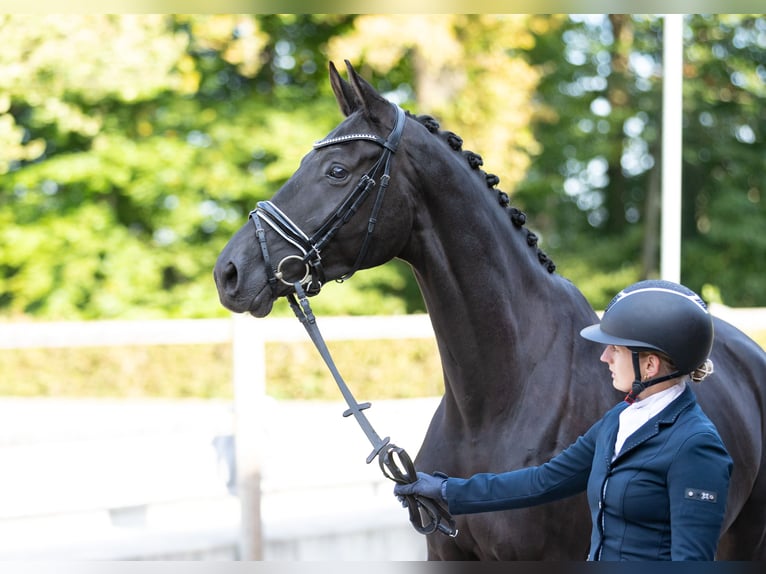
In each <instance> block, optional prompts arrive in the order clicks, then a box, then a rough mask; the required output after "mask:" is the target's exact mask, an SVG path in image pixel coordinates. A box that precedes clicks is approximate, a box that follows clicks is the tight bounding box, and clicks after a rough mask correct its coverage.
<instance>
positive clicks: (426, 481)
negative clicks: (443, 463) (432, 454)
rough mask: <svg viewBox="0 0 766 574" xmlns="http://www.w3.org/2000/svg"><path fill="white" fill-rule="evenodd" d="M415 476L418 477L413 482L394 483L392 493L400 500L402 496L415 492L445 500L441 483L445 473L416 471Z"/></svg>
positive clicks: (445, 476) (419, 494) (443, 480)
mask: <svg viewBox="0 0 766 574" xmlns="http://www.w3.org/2000/svg"><path fill="white" fill-rule="evenodd" d="M417 477H418V479H417V480H416V481H415V482H410V483H408V484H396V485H395V486H394V495H396V497H397V498H399V499H400V500H401V499H402V497H404V496H410V495H413V494H416V495H418V496H424V497H426V498H431V499H433V500H436V501H439V502H446V500H444V497H443V496H442V485H443V484H444V482H445V481H446V480H447V475H445V474H442V473H440V472H435V473H434V474H428V473H426V472H418V473H417Z"/></svg>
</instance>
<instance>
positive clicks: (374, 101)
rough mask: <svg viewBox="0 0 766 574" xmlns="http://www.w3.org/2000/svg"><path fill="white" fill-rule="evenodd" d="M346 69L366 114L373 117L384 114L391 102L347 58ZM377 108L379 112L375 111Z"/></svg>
mask: <svg viewBox="0 0 766 574" xmlns="http://www.w3.org/2000/svg"><path fill="white" fill-rule="evenodd" d="M346 69H347V70H348V79H349V81H350V84H351V87H352V88H353V91H354V93H355V94H356V96H357V101H358V102H359V104H360V105H361V106H362V108H363V109H364V114H365V115H366V116H367V117H368V118H371V119H376V118H379V117H381V116H382V115H384V114H385V111H386V110H388V109H390V107H391V104H390V102H389V101H388V100H386V99H385V98H383V97H382V96H381V95H380V94H379V93H378V92H377V91H376V90H375V88H373V87H372V86H371V85H370V83H369V82H368V81H367V80H365V79H364V78H363V77H362V76H360V75H359V74H357V73H356V70H354V67H353V66H352V65H351V62H349V61H348V60H346ZM376 109H377V110H378V112H379V113H375V111H376Z"/></svg>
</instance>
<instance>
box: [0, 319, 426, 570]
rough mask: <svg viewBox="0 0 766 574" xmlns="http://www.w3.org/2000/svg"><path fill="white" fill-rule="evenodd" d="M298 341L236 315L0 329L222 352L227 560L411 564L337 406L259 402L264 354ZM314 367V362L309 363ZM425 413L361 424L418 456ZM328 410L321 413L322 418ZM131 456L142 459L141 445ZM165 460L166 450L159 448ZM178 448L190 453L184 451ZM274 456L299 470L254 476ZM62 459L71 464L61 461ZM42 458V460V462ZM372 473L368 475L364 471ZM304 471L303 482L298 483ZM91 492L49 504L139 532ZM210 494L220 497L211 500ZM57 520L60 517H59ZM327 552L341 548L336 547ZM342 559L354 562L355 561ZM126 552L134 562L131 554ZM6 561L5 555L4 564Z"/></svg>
mask: <svg viewBox="0 0 766 574" xmlns="http://www.w3.org/2000/svg"><path fill="white" fill-rule="evenodd" d="M319 324H320V328H321V330H322V333H323V335H324V337H325V338H326V339H327V340H328V341H331V340H351V339H356V340H358V339H390V338H430V337H433V331H432V329H431V325H430V321H429V319H428V317H427V316H426V315H411V316H399V317H379V316H375V317H354V318H346V317H326V318H321V319H320V320H319ZM307 340H309V339H308V335H307V334H306V333H305V331H304V329H303V327H302V325H301V324H300V323H299V322H298V321H297V320H296V319H295V318H284V319H283V318H268V319H260V320H256V319H253V318H252V317H249V316H245V315H236V316H234V317H233V319H200V320H172V321H163V320H158V321H98V322H61V323H5V324H0V348H3V349H24V348H66V347H103V346H124V345H164V344H212V343H227V344H231V345H232V348H233V362H234V364H233V385H234V394H235V401H234V412H233V417H232V422H233V430H234V435H235V436H236V440H235V441H234V445H235V449H236V455H235V457H234V459H235V461H236V462H235V464H234V465H233V466H234V468H235V469H236V470H235V472H236V478H237V480H236V483H237V490H236V492H237V497H238V504H239V506H240V509H241V512H240V513H239V517H238V522H239V525H238V526H239V530H238V533H237V536H236V541H235V543H236V544H237V545H238V549H237V552H236V557H239V558H243V559H258V558H266V559H277V560H278V559H322V558H323V557H325V558H334V559H338V558H339V557H343V556H344V555H345V556H347V558H348V559H365V558H370V551H366V554H365V553H364V552H365V551H363V550H362V549H363V548H364V543H363V541H366V543H367V544H368V545H369V544H370V543H372V544H377V546H378V549H377V550H376V551H377V552H378V554H377V555H375V554H373V555H372V558H375V557H376V556H377V559H390V558H394V559H396V558H398V559H419V558H422V557H423V556H422V554H423V552H424V550H423V541H422V537H421V536H420V535H418V534H416V533H415V532H414V530H413V529H412V528H411V527H410V526H409V523H408V521H407V519H406V511H404V510H402V509H399V508H397V507H396V505H395V500H394V499H393V497H392V496H391V493H390V490H391V487H390V484H388V483H387V481H385V479H384V478H383V477H382V476H381V473H380V471H379V469H378V468H377V465H370V466H369V467H368V466H366V465H364V464H363V463H362V461H363V460H364V458H365V456H366V454H367V453H368V452H369V445H366V444H364V436H363V435H362V433H361V431H360V430H359V429H357V428H355V422H354V421H349V420H347V419H341V417H340V414H341V413H342V410H341V407H340V405H335V404H330V405H328V404H324V405H306V404H303V405H298V404H277V403H276V402H275V401H273V400H269V399H268V398H267V397H266V395H265V372H266V351H265V347H266V343H267V342H291V341H307ZM317 360H320V359H319V357H317ZM339 397H340V395H339ZM362 399H363V397H360V400H362ZM436 401H437V399H435V398H434V399H425V400H422V401H421V400H416V401H410V402H407V401H382V402H378V403H376V404H375V405H374V407H375V408H373V409H372V410H371V411H367V413H368V416H370V419H371V421H374V420H375V417H376V416H377V417H383V420H384V421H385V422H386V423H387V424H386V426H382V427H381V431H382V429H385V430H390V431H394V432H396V436H392V439H394V442H397V444H399V445H400V446H406V448H407V449H408V450H410V452H412V454H413V455H414V453H415V452H417V449H418V448H419V446H420V441H421V440H422V436H423V433H424V432H425V427H426V425H427V423H428V421H429V420H430V417H431V414H432V412H433V409H434V408H435V406H436ZM99 409H100V410H99V411H98V412H100V413H102V414H101V416H104V415H103V412H104V409H103V406H101V407H99ZM330 410H332V412H328V411H330ZM123 411H124V409H123ZM185 411H186V413H193V411H194V407H193V406H192V407H191V408H185ZM5 412H7V413H9V414H10V413H13V412H17V413H18V412H20V411H19V408H18V405H16V406H13V405H11V406H7V407H6V411H5ZM86 412H87V413H91V414H86ZM93 412H96V411H95V410H88V409H85V411H79V412H78V414H77V415H75V416H81V417H91V416H93V414H92V413H93ZM410 412H411V413H412V414H410ZM116 413H117V411H115V414H114V415H106V416H112V418H116V417H119V416H128V415H119V414H116ZM177 414H178V413H177V412H176V415H177ZM19 416H22V415H19ZM174 416H175V415H174ZM183 416H184V417H190V416H191V417H193V416H198V417H201V416H204V415H202V413H201V412H200V413H197V414H196V415H195V414H184V415H183ZM402 417H405V418H407V419H408V420H410V423H409V424H408V425H403V424H402V422H401V418H402ZM338 420H340V423H339V424H338V425H337V426H336V424H335V423H336V422H337V421H338ZM267 421H273V422H267ZM200 422H202V421H200ZM343 423H345V424H343ZM115 424H116V423H115ZM179 424H180V423H179ZM280 424H281V425H282V426H281V427H280ZM296 424H298V425H300V424H305V425H307V428H304V429H302V430H301V429H300V428H298V427H296ZM311 425H317V426H318V428H311ZM269 427H271V428H269ZM269 433H271V434H270V436H265V435H267V434H269ZM402 433H403V434H404V435H405V437H406V440H407V442H406V443H405V442H400V441H401V440H404V439H403V437H402ZM381 434H383V433H382V432H381ZM197 435H198V436H197V437H196V438H195V440H196V441H197V442H196V444H197V447H198V446H199V443H200V440H201V438H200V437H201V435H200V433H199V432H198V433H197ZM0 438H1V437H0ZM118 438H119V437H118ZM154 440H155V441H156V440H157V439H154ZM162 440H164V439H162ZM320 440H324V441H326V442H323V443H321V444H319V445H317V444H313V443H314V442H319V441H320ZM102 442H103V444H96V443H94V442H91V443H90V449H91V452H102V453H107V451H108V449H109V444H110V443H109V441H107V440H104V441H102ZM114 444H115V447H116V448H120V445H121V444H122V443H121V442H120V440H117V441H116V442H114ZM94 445H95V447H94ZM276 445H281V446H276ZM135 448H146V445H144V446H140V447H135ZM168 448H170V445H169V444H168ZM188 448H189V449H191V446H189V447H188ZM275 448H283V449H284V450H285V451H286V453H285V458H291V457H292V458H297V459H300V460H298V461H296V462H295V463H290V462H284V460H283V461H280V463H279V465H280V468H279V469H276V468H274V465H272V467H271V468H264V460H273V459H274V458H275V453H274V449H275ZM323 448H325V449H326V448H329V449H331V450H335V452H323V450H322V449H323ZM64 450H65V449H64ZM80 451H81V449H80V450H70V451H67V452H69V453H70V454H67V455H66V456H67V457H69V458H70V459H71V458H73V457H74V458H75V459H77V460H84V459H85V457H87V456H88V455H87V454H82V453H80ZM267 451H268V452H267ZM49 452H54V453H55V452H58V455H59V457H62V456H64V455H62V454H61V453H62V452H63V450H62V448H61V447H57V450H53V451H49ZM72 452H74V453H75V454H71V453H72ZM77 453H80V454H77ZM290 453H292V454H290ZM11 454H13V453H11ZM277 454H278V453H277ZM46 456H48V457H50V454H47V455H46ZM102 456H103V457H105V458H104V460H103V463H104V465H106V466H109V465H110V464H111V465H118V464H119V461H117V460H116V459H115V458H114V457H113V456H109V455H108V454H103V455H102ZM157 456H159V455H157ZM328 457H329V461H328ZM187 458H188V459H189V460H188V461H187V466H188V465H197V467H200V462H199V461H192V455H191V454H189V456H188V457H187ZM333 459H334V460H333ZM6 460H12V458H9V457H6ZM57 462H58V463H60V464H63V465H67V464H69V465H70V466H71V464H73V463H75V461H72V460H69V461H67V460H59V458H57ZM328 462H329V464H328ZM155 463H157V461H155ZM23 464H24V463H23V462H20V463H19V465H23ZM75 464H76V463H75ZM373 466H374V467H375V468H372V467H373ZM33 467H34V465H33ZM197 467H195V468H197ZM34 468H37V467H34ZM189 468H191V467H189ZM200 468H201V467H200ZM307 468H309V469H311V470H312V471H314V472H313V473H312V474H310V475H307V474H306V469H307ZM49 470H50V468H49V467H46V466H45V465H44V464H41V465H40V466H39V468H38V473H45V472H48V471H49ZM99 472H100V473H101V474H102V478H101V482H111V483H114V482H115V481H117V482H119V483H120V484H122V483H123V482H124V481H125V479H124V477H119V476H116V474H115V473H112V474H108V473H107V472H106V471H104V470H100V471H99ZM195 473H196V474H199V473H202V474H205V477H206V481H207V482H204V481H201V480H198V481H197V482H199V483H200V485H201V486H200V488H201V489H202V490H204V491H205V493H203V494H205V496H207V497H208V498H210V496H211V495H213V493H214V491H215V490H216V488H218V487H216V486H213V482H214V477H212V476H209V475H210V469H205V470H199V469H198V470H197V471H195ZM9 480H10V479H9V478H6V479H5V483H3V481H2V480H0V485H5V486H9V487H11V488H13V487H17V488H21V489H23V488H24V481H25V478H24V476H23V475H19V477H18V479H17V480H16V482H15V483H14V482H13V481H11V482H9ZM181 480H182V479H181ZM33 482H34V481H33ZM76 482H77V479H76V477H75V476H74V475H73V476H72V477H71V478H70V480H69V483H70V484H69V485H70V488H71V489H75V490H76V489H77V488H78V486H77V484H76ZM158 482H160V483H163V482H164V483H168V480H167V479H166V480H164V481H163V480H161V477H160V478H159V479H158ZM203 482H204V484H203ZM6 483H7V484H6ZM155 486H156V485H155ZM155 486H153V487H152V488H153V492H155V493H156V492H157V491H158V488H159V487H155ZM172 488H173V486H172V484H167V486H166V487H165V491H168V490H172ZM44 489H46V486H45V482H44V481H40V482H39V490H44ZM83 489H85V487H80V490H83ZM102 490H103V489H102V488H101V487H100V486H96V487H93V486H91V487H90V490H89V491H88V492H81V493H80V494H79V496H78V495H72V493H71V490H70V491H69V492H66V493H64V492H62V493H61V496H60V498H63V497H67V498H69V499H70V501H69V502H68V503H67V504H65V506H68V511H69V512H73V511H76V510H77V508H74V507H77V506H78V505H79V506H80V507H82V508H81V510H82V511H84V510H92V509H91V508H90V507H91V506H93V505H94V504H97V503H96V502H94V501H93V500H85V499H88V498H91V499H98V498H99V497H100V498H101V499H102V501H101V502H100V504H101V505H103V506H107V507H108V508H107V510H108V511H109V513H110V517H111V519H112V522H114V521H115V520H118V521H122V522H123V523H124V522H125V521H128V522H130V521H133V522H134V523H137V524H139V525H140V524H141V521H142V520H144V521H145V514H146V508H145V505H142V504H141V501H137V500H129V501H128V502H126V501H125V497H126V495H125V494H121V495H112V496H111V502H110V500H109V497H107V496H105V495H104V494H103V492H101V493H100V494H99V493H96V492H94V491H102ZM160 490H162V489H160ZM180 490H184V488H181V489H180ZM186 490H187V491H188V490H189V488H188V487H187V488H186ZM218 490H221V489H220V488H218ZM262 491H263V495H262ZM55 492H59V491H56V490H55V489H54V491H53V493H52V494H51V493H48V495H47V496H45V494H43V495H42V496H41V499H42V500H44V501H46V502H45V503H46V504H49V505H51V506H54V507H60V506H61V501H60V500H59V501H53V497H54V496H55ZM155 496H160V495H155ZM162 496H164V497H166V498H167V493H163V494H162ZM162 496H160V497H162ZM12 497H13V495H10V496H9V497H8V502H9V504H7V505H6V507H7V508H11V507H18V506H19V505H21V504H23V502H22V501H21V500H17V501H16V503H15V505H14V504H11V502H12V500H11V498H12ZM73 498H74V499H77V500H78V501H77V502H73V501H72V500H71V499H73ZM262 499H263V500H262ZM333 499H335V500H337V501H339V502H338V503H337V508H329V507H328V504H327V503H329V502H331V501H332V500H333ZM340 501H342V502H340ZM360 501H361V502H360ZM147 502H151V501H147ZM35 504H36V505H37V506H38V507H39V506H41V505H42V504H43V503H42V502H41V501H39V500H38V501H37V502H35ZM360 505H361V507H364V506H365V505H367V506H368V507H370V508H368V511H369V512H368V513H365V512H364V508H360ZM344 507H345V508H344ZM290 509H293V510H290ZM59 511H62V510H61V509H59ZM360 511H362V512H360ZM8 512H10V510H9V511H8ZM8 512H6V514H8ZM35 512H36V513H37V514H40V513H44V512H45V511H44V510H37V511H31V513H32V514H34V513H35ZM48 512H49V513H53V512H55V509H49V510H48ZM16 514H17V515H18V514H23V512H22V511H20V510H17V511H16ZM2 516H3V513H2V512H0V521H1V519H2ZM14 528H16V527H15V526H14ZM0 530H2V528H0ZM222 536H223V537H224V538H225V533H224V534H222V532H221V529H219V530H218V531H215V532H213V531H210V532H207V537H208V538H211V537H212V538H216V537H217V538H219V539H220V538H221V537H222ZM198 537H199V536H198ZM144 538H146V536H145V537H144ZM164 538H165V539H166V540H169V537H168V535H167V533H165V534H164ZM176 538H178V537H176ZM371 539H375V542H371ZM386 541H388V542H386ZM208 543H209V542H208ZM147 544H148V547H149V548H150V553H149V556H155V557H156V556H158V555H159V556H160V557H162V556H171V557H172V556H177V555H179V553H178V552H179V551H175V553H174V552H173V551H171V550H169V549H168V547H167V546H165V547H164V548H165V551H164V552H165V554H162V553H161V552H160V551H159V549H157V548H155V549H154V550H151V547H152V545H154V546H155V547H156V546H157V544H156V541H155V542H151V543H150V542H147V543H145V544H144V546H147ZM174 544H175V547H177V548H180V546H179V545H181V546H182V542H181V541H179V540H176V541H175V542H174ZM219 544H220V543H219ZM333 544H335V547H333ZM338 544H340V545H341V546H340V547H339V546H338ZM381 544H383V545H385V544H388V547H381ZM0 546H1V545H0ZM350 550H351V552H350V553H349V551H350ZM353 550H356V551H357V552H361V553H357V554H354V552H353ZM133 552H134V553H135V550H134V551H133ZM158 553H159V554H158ZM219 554H220V552H219ZM180 555H183V553H181V554H180ZM13 556H14V555H13V554H12V555H11V557H13ZM84 556H86V557H89V556H92V555H88V554H85V555H84ZM117 556H119V554H118V555H117ZM122 556H127V557H132V555H131V553H130V552H127V553H126V552H123V553H122ZM0 557H2V548H0ZM96 557H107V558H108V557H110V556H109V555H106V554H105V555H96ZM111 557H115V556H111Z"/></svg>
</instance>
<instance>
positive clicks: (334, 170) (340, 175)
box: [327, 165, 348, 179]
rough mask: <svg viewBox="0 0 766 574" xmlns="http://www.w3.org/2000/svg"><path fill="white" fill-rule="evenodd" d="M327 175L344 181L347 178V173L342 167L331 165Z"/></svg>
mask: <svg viewBox="0 0 766 574" xmlns="http://www.w3.org/2000/svg"><path fill="white" fill-rule="evenodd" d="M327 175H329V176H330V177H332V178H335V179H345V178H346V176H348V171H346V168H344V167H343V166H340V165H333V166H331V167H330V169H329V170H328V172H327Z"/></svg>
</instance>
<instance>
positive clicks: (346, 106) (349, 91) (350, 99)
mask: <svg viewBox="0 0 766 574" xmlns="http://www.w3.org/2000/svg"><path fill="white" fill-rule="evenodd" d="M346 65H348V60H346ZM330 85H331V86H332V91H333V92H335V99H336V100H338V105H339V106H340V111H341V112H343V115H345V116H350V115H351V114H352V113H353V112H354V110H356V109H357V108H358V107H359V102H358V101H357V98H356V93H355V92H354V89H353V88H352V87H351V84H349V83H348V82H347V81H346V80H344V79H343V78H341V77H340V74H339V73H338V69H337V68H336V67H335V64H334V63H332V62H330Z"/></svg>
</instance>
